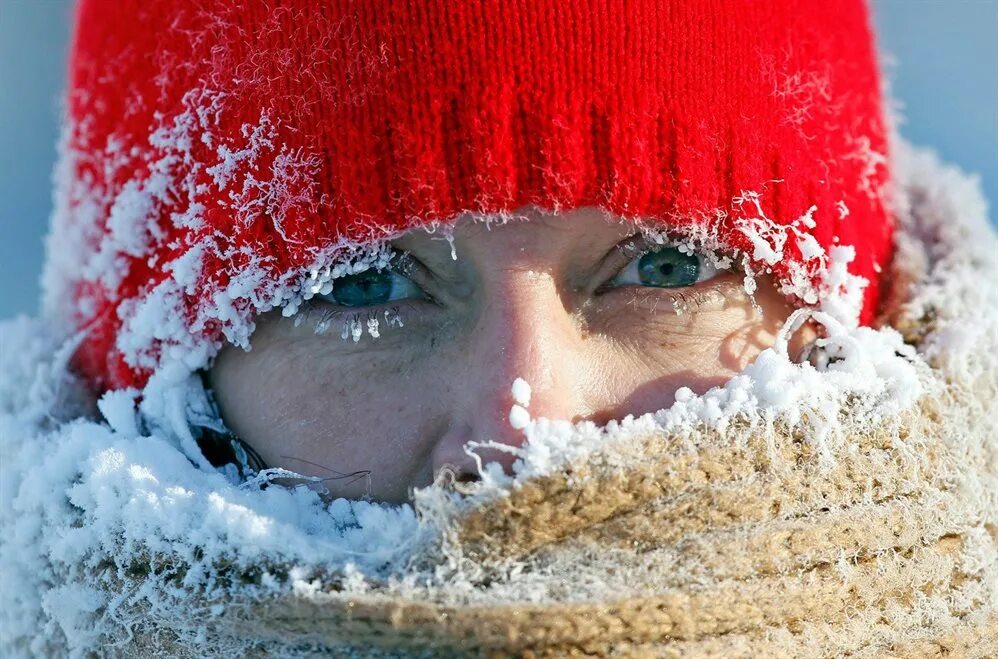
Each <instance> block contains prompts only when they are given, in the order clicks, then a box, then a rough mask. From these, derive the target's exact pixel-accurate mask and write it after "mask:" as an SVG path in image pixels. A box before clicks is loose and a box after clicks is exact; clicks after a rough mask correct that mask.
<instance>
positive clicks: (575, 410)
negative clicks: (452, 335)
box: [432, 269, 590, 480]
mask: <svg viewBox="0 0 998 659" xmlns="http://www.w3.org/2000/svg"><path fill="white" fill-rule="evenodd" d="M491 280H492V282H493V287H492V289H491V290H487V291H485V302H484V303H483V306H482V309H481V311H480V313H479V314H478V319H477V323H476V324H475V327H474V328H473V330H472V331H471V332H470V333H469V335H468V336H467V340H468V349H467V353H466V355H467V359H466V360H462V361H463V364H464V365H463V367H461V373H460V375H459V376H458V377H457V378H455V379H456V380H458V381H460V382H461V383H462V385H463V386H462V387H460V390H459V391H457V392H456V393H455V398H456V400H454V401H453V406H454V407H453V408H452V412H453V414H454V416H453V417H452V419H453V423H452V424H451V426H450V428H449V429H448V430H447V431H446V432H445V433H444V435H443V436H442V437H441V438H440V440H439V442H438V444H437V445H436V446H435V447H434V450H433V453H432V457H433V463H434V464H433V469H434V473H437V471H438V470H439V469H441V468H443V466H444V465H445V464H446V465H450V467H451V468H452V469H453V470H454V471H455V472H456V476H457V478H458V479H459V480H468V479H471V478H476V477H477V475H478V466H477V461H476V459H475V458H474V457H472V456H470V455H468V454H467V452H466V451H465V450H464V445H465V444H466V443H467V442H468V441H474V442H495V443H497V444H501V445H505V446H510V447H519V446H521V445H522V444H523V442H524V441H525V438H526V437H525V434H524V431H523V429H522V428H516V427H514V425H513V424H512V423H511V420H510V411H511V408H512V407H513V406H514V405H516V404H518V401H517V400H516V398H515V397H514V393H513V391H512V386H513V383H514V381H516V380H517V378H522V379H523V380H525V381H526V382H527V384H529V385H530V399H529V404H527V405H526V406H525V408H526V410H527V412H529V415H530V416H531V417H533V418H538V417H546V418H549V419H567V420H571V421H575V420H578V419H580V418H585V417H587V416H588V415H589V414H590V410H589V409H588V407H587V405H586V401H585V396H584V394H583V386H584V384H583V383H584V382H585V378H584V377H583V371H584V369H585V368H586V367H587V366H586V360H585V358H584V355H583V348H584V345H583V336H582V334H581V332H580V331H579V329H578V327H577V324H576V322H575V321H574V319H573V317H572V314H571V312H570V311H569V310H568V309H566V305H565V303H564V302H563V300H562V297H561V295H560V294H559V290H558V285H557V283H556V281H555V280H554V279H553V277H552V276H550V275H549V274H547V273H541V272H533V271H530V270H514V269H510V270H504V271H502V272H501V273H497V274H496V275H495V276H493V277H492V278H491ZM518 393H521V392H518ZM521 396H522V393H521ZM520 415H521V416H522V412H521V413H520ZM473 450H474V452H475V453H476V454H477V455H478V456H479V458H480V460H481V462H482V463H483V464H485V463H490V462H498V463H499V464H500V465H501V466H502V468H503V470H504V471H505V472H506V473H510V472H511V470H512V465H513V463H514V462H515V461H516V456H515V455H514V454H512V453H510V452H508V451H504V450H501V449H498V448H488V447H476V448H474V449H473Z"/></svg>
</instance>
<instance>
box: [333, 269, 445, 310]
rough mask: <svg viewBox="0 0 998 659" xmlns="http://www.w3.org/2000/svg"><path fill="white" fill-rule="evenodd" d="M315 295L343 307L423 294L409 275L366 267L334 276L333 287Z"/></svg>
mask: <svg viewBox="0 0 998 659" xmlns="http://www.w3.org/2000/svg"><path fill="white" fill-rule="evenodd" d="M317 297H319V298H320V299H323V300H325V301H326V302H330V303H332V304H338V305H340V306H342V307H370V306H374V305H377V304H384V303H385V302H391V301H393V300H403V299H420V298H424V297H426V294H425V293H423V290H422V289H421V288H420V287H419V286H417V285H416V284H415V283H413V281H412V280H411V279H409V278H408V277H406V276H405V275H402V274H399V273H398V272H396V271H395V270H392V269H391V268H387V269H384V270H377V269H375V268H369V269H367V270H365V271H363V272H358V273H357V274H354V275H346V276H344V277H339V278H337V279H335V280H333V290H332V291H331V292H330V293H329V294H327V295H319V296H317Z"/></svg>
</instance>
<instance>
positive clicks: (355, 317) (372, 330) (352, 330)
mask: <svg viewBox="0 0 998 659" xmlns="http://www.w3.org/2000/svg"><path fill="white" fill-rule="evenodd" d="M311 313H313V310H312V309H310V308H306V309H304V310H302V311H301V312H299V313H296V315H295V317H294V325H295V327H300V326H301V325H302V324H304V323H306V322H307V321H308V318H309V315H310V314H311ZM337 319H342V321H343V322H342V325H341V327H340V338H341V339H343V340H344V341H346V340H348V339H352V340H353V341H354V343H356V342H359V341H360V339H361V337H363V336H364V332H365V331H366V332H367V334H369V335H370V336H371V338H373V339H377V338H380V337H381V333H382V331H383V329H392V328H401V327H404V326H405V323H404V322H403V321H402V315H401V314H400V313H399V311H398V310H397V309H384V310H382V311H380V312H378V311H368V312H366V313H365V312H357V313H353V314H351V315H350V316H349V317H347V318H343V312H342V311H339V310H336V311H326V312H324V313H323V315H322V317H320V318H319V320H318V321H317V322H316V323H315V327H314V329H313V331H314V332H315V334H318V335H323V334H326V333H327V332H329V329H330V328H331V327H332V325H333V323H334V322H335V321H336V320H337Z"/></svg>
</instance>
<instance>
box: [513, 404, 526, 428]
mask: <svg viewBox="0 0 998 659" xmlns="http://www.w3.org/2000/svg"><path fill="white" fill-rule="evenodd" d="M509 425H511V426H513V428H514V429H516V430H523V429H524V428H526V427H527V426H529V425H530V412H528V411H527V410H526V408H524V407H521V406H520V405H514V406H513V407H511V408H510V409H509Z"/></svg>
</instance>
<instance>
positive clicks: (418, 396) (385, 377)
mask: <svg viewBox="0 0 998 659" xmlns="http://www.w3.org/2000/svg"><path fill="white" fill-rule="evenodd" d="M519 214H521V215H523V216H524V217H525V219H521V220H515V221H510V222H507V223H504V224H494V223H493V224H492V225H491V226H489V225H487V224H486V223H483V222H474V221H472V220H471V219H469V218H463V219H461V220H460V221H459V222H458V224H457V226H456V228H455V230H454V234H453V239H454V247H455V249H456V254H457V257H458V258H457V259H456V260H454V259H452V255H451V245H450V244H449V243H448V242H447V241H446V240H444V239H442V238H441V236H440V235H431V234H428V233H426V232H425V231H415V232H411V233H409V234H407V235H406V236H404V237H402V238H401V239H399V240H397V241H395V243H394V247H395V248H396V249H398V250H400V251H401V252H403V253H408V254H409V255H410V256H411V257H413V258H403V260H402V263H403V266H401V267H399V268H397V270H398V271H399V272H404V273H405V275H406V276H407V277H408V279H409V280H411V281H412V282H413V283H415V284H416V285H417V286H419V288H421V289H422V290H423V291H425V292H426V294H427V295H428V296H429V297H430V298H431V299H402V300H396V301H391V302H387V303H386V304H383V305H380V306H375V307H371V308H359V309H358V308H343V307H338V306H337V305H335V304H331V303H330V302H328V301H323V300H313V304H312V306H311V307H310V308H309V309H308V310H306V311H304V312H299V313H300V314H302V313H304V317H303V318H300V319H299V324H298V325H297V326H296V324H295V322H294V319H292V318H284V317H282V316H281V314H280V312H279V311H275V312H271V313H269V314H265V315H264V316H262V317H261V318H259V319H258V324H257V328H256V331H255V333H254V334H253V336H252V349H251V350H250V351H248V352H247V351H243V350H241V349H239V348H235V347H232V346H227V347H226V348H224V349H223V350H222V351H221V353H220V354H219V356H218V358H217V360H216V362H215V364H214V366H213V368H212V370H211V371H210V373H209V378H210V384H211V386H212V388H213V389H214V391H215V396H216V399H217V401H218V403H219V406H220V408H221V411H222V416H223V419H224V420H225V422H226V423H227V425H228V426H229V427H230V428H231V429H232V430H233V431H234V432H235V433H236V434H238V435H239V436H240V437H241V438H243V439H244V440H245V441H247V442H248V443H249V444H250V445H251V446H253V447H254V448H255V449H256V450H257V452H258V453H259V454H260V456H261V457H262V458H263V459H264V460H265V461H266V462H267V464H268V465H270V466H282V467H286V468H288V469H292V470H294V471H297V472H299V473H302V474H307V475H315V476H320V477H323V478H328V479H327V480H326V481H325V482H324V483H325V485H326V487H327V488H328V489H329V492H330V494H331V495H332V496H334V497H339V496H344V497H351V498H359V497H363V496H370V497H371V498H373V499H375V500H382V501H390V502H400V501H405V500H407V499H408V497H409V492H410V490H411V488H413V487H421V486H425V485H428V484H430V483H431V482H432V480H433V479H434V477H435V476H436V475H437V474H438V473H439V472H440V471H441V470H442V469H445V468H446V469H447V470H449V471H452V472H454V473H455V475H456V477H457V478H458V479H464V480H467V479H472V478H475V477H476V475H477V469H476V465H475V461H474V460H473V458H471V457H470V456H469V455H467V453H466V452H465V451H464V450H463V446H464V444H465V443H466V442H468V441H469V440H476V441H486V440H495V441H499V442H503V443H507V444H511V445H519V444H521V443H522V442H523V433H522V432H521V431H517V430H515V429H514V428H513V427H512V426H511V424H510V420H509V419H510V417H509V415H510V407H511V405H513V403H514V400H513V398H512V394H511V391H510V388H511V385H512V383H513V381H514V380H515V379H516V378H518V377H522V378H523V379H525V380H526V381H527V382H528V383H529V384H530V385H531V387H532V390H533V395H532V398H531V401H530V405H529V411H530V414H531V416H533V417H548V418H557V419H570V420H573V421H580V420H591V421H594V422H596V423H601V424H602V423H605V422H606V421H608V420H609V419H612V418H621V417H624V416H626V415H628V414H633V415H639V414H643V413H645V412H651V411H655V410H659V409H662V408H663V407H668V406H669V405H670V404H671V403H672V401H673V399H674V395H675V392H676V390H677V389H679V388H680V387H689V388H690V389H692V390H693V391H695V392H697V393H703V392H705V391H707V390H708V389H709V388H711V387H713V386H716V385H720V384H723V383H724V382H725V381H726V380H728V379H729V378H730V377H731V376H732V375H734V374H736V373H737V372H738V371H740V370H741V369H743V368H744V367H745V366H746V365H747V364H748V363H749V362H750V361H751V360H752V359H753V358H754V357H755V356H756V355H758V353H759V352H760V351H761V350H763V349H765V348H767V347H769V346H771V345H772V343H773V341H774V338H775V336H776V334H777V332H778V330H779V329H780V327H781V326H782V324H783V322H784V320H785V319H786V318H787V316H788V315H789V313H790V312H791V311H792V307H791V306H790V304H789V302H788V301H787V300H785V299H784V297H783V296H782V295H780V294H779V293H778V292H777V291H776V289H775V288H774V287H773V285H772V283H771V282H769V281H767V280H763V279H760V280H759V288H758V290H757V291H756V293H755V294H754V298H755V304H753V301H752V299H751V298H750V296H749V295H748V294H747V293H746V292H745V290H744V289H743V285H742V280H743V274H742V273H741V272H739V271H737V270H734V269H731V270H722V271H720V272H718V273H717V274H716V275H714V276H713V277H712V278H710V279H707V280H705V281H700V282H699V283H695V284H693V285H690V286H686V287H682V288H657V287H649V286H642V285H640V284H637V285H633V284H631V285H608V282H610V281H611V280H613V279H614V277H615V275H617V273H618V272H620V271H621V270H622V269H623V268H625V266H626V265H627V264H628V263H629V262H631V261H633V260H634V259H635V257H636V255H640V254H641V253H642V251H646V250H647V248H646V247H645V246H644V243H641V240H640V233H639V232H638V231H637V230H636V229H635V227H634V226H633V225H629V224H626V223H619V222H611V221H608V220H607V219H606V217H605V215H604V214H603V212H602V211H600V210H598V209H595V208H582V209H576V210H573V211H570V212H565V213H544V212H540V211H537V210H536V209H533V208H525V209H521V210H520V211H519ZM634 237H637V247H635V246H634V245H635V242H634V241H633V240H632V241H631V242H627V241H628V239H629V238H634ZM622 245H630V247H624V246H622ZM414 262H415V263H417V264H418V265H416V266H413V265H412V264H413V263H414ZM386 310H387V311H389V312H390V313H391V314H394V313H396V312H397V314H398V316H399V318H400V319H401V321H402V323H403V324H404V327H397V326H393V327H389V326H388V323H386V322H384V319H385V318H386V316H385V315H384V312H385V311H386ZM369 313H374V314H376V315H378V317H379V318H381V320H382V322H380V327H379V334H380V336H378V337H377V338H373V337H372V336H370V335H369V334H368V333H367V332H364V334H363V336H362V337H361V339H360V340H359V341H356V342H355V341H354V340H353V338H352V337H347V338H345V339H344V338H342V336H341V330H342V328H343V325H344V323H345V322H349V319H350V318H353V317H357V314H360V317H361V318H362V319H364V318H367V317H368V314H369ZM301 321H304V322H301ZM323 321H325V324H326V325H328V326H329V329H328V331H325V332H322V331H319V332H317V326H319V327H320V328H321V325H322V323H323ZM807 338H808V337H806V336H805V333H803V332H802V333H799V334H798V336H796V337H794V342H792V343H791V348H792V349H793V350H799V349H800V343H801V342H802V341H804V340H806V339H807ZM477 451H478V454H479V455H480V456H481V457H482V459H483V461H484V462H490V461H499V462H500V463H502V464H503V466H504V468H505V469H507V471H508V470H509V468H510V466H511V463H512V462H513V459H514V458H513V457H512V456H511V455H509V454H508V453H504V452H501V451H497V450H494V449H492V450H490V449H477ZM356 472H360V476H362V477H356V476H343V477H339V476H340V475H341V474H355V473H356Z"/></svg>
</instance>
